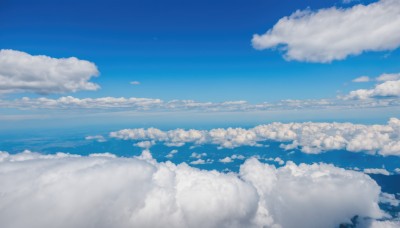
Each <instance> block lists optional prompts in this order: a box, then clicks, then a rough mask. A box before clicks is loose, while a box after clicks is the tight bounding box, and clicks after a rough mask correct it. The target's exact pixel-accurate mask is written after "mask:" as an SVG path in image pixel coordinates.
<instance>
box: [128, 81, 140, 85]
mask: <svg viewBox="0 0 400 228" xmlns="http://www.w3.org/2000/svg"><path fill="white" fill-rule="evenodd" d="M130 84H131V85H140V82H139V81H132V82H130Z"/></svg>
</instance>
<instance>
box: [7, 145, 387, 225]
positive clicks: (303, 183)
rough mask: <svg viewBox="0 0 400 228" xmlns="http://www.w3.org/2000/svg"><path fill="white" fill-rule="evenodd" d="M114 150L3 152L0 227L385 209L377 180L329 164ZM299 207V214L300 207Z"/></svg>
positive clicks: (321, 216) (305, 218)
mask: <svg viewBox="0 0 400 228" xmlns="http://www.w3.org/2000/svg"><path fill="white" fill-rule="evenodd" d="M144 153H146V154H145V155H144V156H141V157H140V158H116V157H110V156H88V157H80V156H72V155H67V154H58V155H41V154H36V153H31V152H24V153H21V154H16V155H10V154H8V153H5V152H0V184H1V186H2V187H1V188H0V226H1V227H13V228H19V227H21V228H22V227H31V228H39V227H59V228H63V227H77V228H79V227H98V228H102V227H116V228H123V227H285V228H291V227H336V226H338V225H339V224H341V223H348V222H350V219H351V218H352V217H354V216H355V215H358V216H360V218H364V217H369V218H380V217H382V215H383V213H382V211H381V210H380V209H379V207H378V202H379V196H380V188H379V186H378V185H377V184H376V182H375V181H373V180H372V179H371V178H370V177H368V176H367V175H365V174H363V173H359V172H355V171H348V170H344V169H341V168H337V167H334V166H332V165H326V164H314V165H305V164H301V165H295V164H294V163H292V162H288V163H287V164H286V165H285V166H283V167H281V168H275V167H274V166H270V165H266V164H262V163H260V162H259V161H258V160H256V159H254V158H253V159H250V160H247V161H246V162H245V163H244V164H243V165H242V166H241V168H240V172H239V173H227V174H225V173H220V172H217V171H205V170H199V169H196V168H192V167H189V166H188V165H186V164H184V163H183V164H180V165H174V164H172V163H170V162H166V163H157V162H156V161H154V160H153V159H151V155H150V154H149V153H148V151H145V152H144ZM299 211H301V213H299Z"/></svg>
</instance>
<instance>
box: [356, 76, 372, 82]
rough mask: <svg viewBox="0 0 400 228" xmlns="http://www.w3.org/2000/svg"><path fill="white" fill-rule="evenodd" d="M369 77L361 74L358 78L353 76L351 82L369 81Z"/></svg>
mask: <svg viewBox="0 0 400 228" xmlns="http://www.w3.org/2000/svg"><path fill="white" fill-rule="evenodd" d="M370 80H371V79H370V78H369V77H368V76H361V77H358V78H355V79H354V80H353V82H369V81H370Z"/></svg>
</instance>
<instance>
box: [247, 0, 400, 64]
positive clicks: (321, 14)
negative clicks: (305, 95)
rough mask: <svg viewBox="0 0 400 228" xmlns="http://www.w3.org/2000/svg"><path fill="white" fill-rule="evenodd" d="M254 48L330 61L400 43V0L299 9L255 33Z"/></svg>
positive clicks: (291, 57)
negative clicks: (317, 8) (278, 50)
mask: <svg viewBox="0 0 400 228" xmlns="http://www.w3.org/2000/svg"><path fill="white" fill-rule="evenodd" d="M252 43H253V46H254V48H256V49H260V50H261V49H268V48H276V47H278V48H280V47H282V46H283V48H282V50H283V51H284V52H285V58H286V59H288V60H297V61H307V62H322V63H326V62H331V61H333V60H342V59H345V58H346V57H347V56H349V55H359V54H361V53H362V52H365V51H385V50H393V49H396V48H398V47H399V46H400V4H399V2H398V0H380V1H378V2H374V3H371V4H369V5H362V4H358V5H354V6H352V7H351V8H336V7H331V8H327V9H320V10H317V11H311V10H303V11H301V10H298V11H296V12H295V13H293V14H292V15H290V16H289V17H283V18H282V19H280V20H279V21H278V23H276V24H275V25H274V27H273V28H272V29H270V30H268V31H267V32H266V33H265V34H262V35H258V34H256V35H254V36H253V39H252Z"/></svg>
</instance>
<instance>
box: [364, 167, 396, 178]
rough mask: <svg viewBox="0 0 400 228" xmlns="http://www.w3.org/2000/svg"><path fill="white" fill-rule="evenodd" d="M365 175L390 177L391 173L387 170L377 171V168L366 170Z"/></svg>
mask: <svg viewBox="0 0 400 228" xmlns="http://www.w3.org/2000/svg"><path fill="white" fill-rule="evenodd" d="M364 173H367V174H381V175H385V176H389V175H390V172H389V171H387V170H386V169H375V168H371V169H364Z"/></svg>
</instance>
